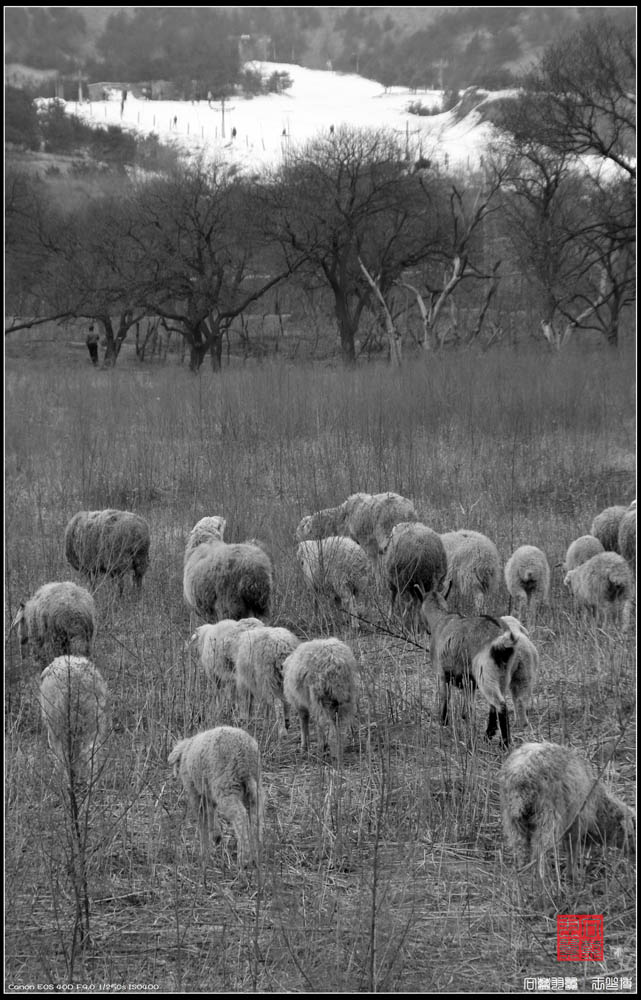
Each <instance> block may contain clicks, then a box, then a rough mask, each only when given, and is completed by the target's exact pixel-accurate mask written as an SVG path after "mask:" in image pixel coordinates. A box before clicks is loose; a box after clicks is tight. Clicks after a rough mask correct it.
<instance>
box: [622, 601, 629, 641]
mask: <svg viewBox="0 0 641 1000" xmlns="http://www.w3.org/2000/svg"><path fill="white" fill-rule="evenodd" d="M631 609H632V601H624V602H623V606H622V608H621V630H622V631H623V632H624V633H627V632H628V629H629V628H630V614H631Z"/></svg>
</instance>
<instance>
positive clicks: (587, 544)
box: [563, 535, 605, 573]
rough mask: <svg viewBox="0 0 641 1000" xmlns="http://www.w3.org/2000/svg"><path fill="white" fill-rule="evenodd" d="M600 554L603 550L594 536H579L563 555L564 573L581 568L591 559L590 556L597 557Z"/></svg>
mask: <svg viewBox="0 0 641 1000" xmlns="http://www.w3.org/2000/svg"><path fill="white" fill-rule="evenodd" d="M600 552H605V549H604V548H603V546H602V545H601V542H600V541H599V539H598V538H595V537H594V535H581V536H580V538H575V539H574V541H573V542H571V543H570V545H569V546H568V550H567V552H566V553H565V562H564V563H563V571H564V573H567V572H568V570H571V569H576V568H577V566H581V565H582V564H583V563H584V562H587V561H588V559H591V558H592V556H597V555H599V553H600Z"/></svg>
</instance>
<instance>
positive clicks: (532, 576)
mask: <svg viewBox="0 0 641 1000" xmlns="http://www.w3.org/2000/svg"><path fill="white" fill-rule="evenodd" d="M505 584H506V586H507V589H508V593H509V594H510V597H511V598H512V599H513V600H514V601H515V602H516V605H517V615H518V617H519V618H521V617H523V610H524V609H525V620H526V623H527V626H528V628H533V627H534V625H535V624H536V609H537V605H538V604H539V603H540V602H544V601H547V599H548V594H549V592H550V566H549V563H548V561H547V558H546V556H545V553H544V552H541V549H537V547H536V546H535V545H521V546H520V547H519V548H518V549H516V551H515V552H513V553H512V555H511V556H510V558H509V559H508V561H507V562H506V564H505Z"/></svg>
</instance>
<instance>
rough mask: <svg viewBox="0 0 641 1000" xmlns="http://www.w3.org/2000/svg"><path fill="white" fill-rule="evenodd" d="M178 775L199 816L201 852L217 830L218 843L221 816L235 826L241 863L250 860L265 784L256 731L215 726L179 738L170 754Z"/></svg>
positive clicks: (257, 834) (258, 829)
mask: <svg viewBox="0 0 641 1000" xmlns="http://www.w3.org/2000/svg"><path fill="white" fill-rule="evenodd" d="M168 763H169V764H170V765H171V767H172V768H173V773H174V777H175V778H176V777H180V780H181V781H182V785H183V788H184V789H185V792H186V793H187V798H188V801H189V805H190V807H191V809H192V811H193V813H194V814H195V815H196V817H197V820H198V828H199V831H200V845H201V850H202V854H203V858H204V859H206V858H207V856H208V854H209V846H210V843H209V838H210V834H212V833H213V835H214V839H215V842H216V843H220V840H221V829H220V824H219V822H218V816H219V815H220V816H222V817H223V819H225V820H226V821H227V822H228V823H229V824H230V825H231V827H232V829H233V831H234V833H235V835H236V841H237V844H238V864H239V865H240V866H242V865H245V864H247V863H248V862H249V861H250V860H251V858H252V854H254V853H255V852H254V851H252V829H253V830H254V833H253V836H254V838H255V840H254V843H255V845H257V844H258V843H259V842H260V838H261V835H262V829H263V812H264V806H263V789H262V780H261V767H260V752H259V749H258V744H257V742H256V740H255V739H254V738H253V736H250V735H249V733H246V732H245V730H244V729H238V728H236V727H235V726H216V727H215V728H214V729H207V730H206V731H205V732H203V733H198V734H197V735H196V736H192V737H190V738H189V739H185V740H180V742H179V743H177V744H176V746H175V747H174V749H173V750H172V751H171V753H170V754H169V758H168Z"/></svg>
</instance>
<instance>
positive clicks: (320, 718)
mask: <svg viewBox="0 0 641 1000" xmlns="http://www.w3.org/2000/svg"><path fill="white" fill-rule="evenodd" d="M357 675H358V667H357V664H356V658H355V656H354V654H353V652H352V650H351V649H350V648H349V646H347V645H346V644H345V643H344V642H341V641H340V639H335V638H329V639H310V640H309V641H308V642H301V643H300V645H299V646H297V648H296V649H295V650H294V652H293V653H290V655H289V656H288V657H287V659H286V660H285V662H284V663H283V693H284V695H285V699H286V701H288V702H289V704H290V705H291V706H292V707H293V708H295V709H296V711H297V712H298V716H299V719H300V726H301V747H302V749H303V750H304V751H308V750H309V719H310V716H311V717H312V718H313V719H314V722H315V724H316V726H317V727H318V730H319V733H320V735H321V740H322V745H323V750H324V751H325V750H327V748H328V746H330V745H331V751H332V755H333V756H334V758H335V759H340V748H341V736H340V727H341V725H342V724H350V725H351V724H352V723H353V720H354V718H355V715H356V697H357ZM330 733H331V734H332V737H333V739H332V741H331V744H330Z"/></svg>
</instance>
